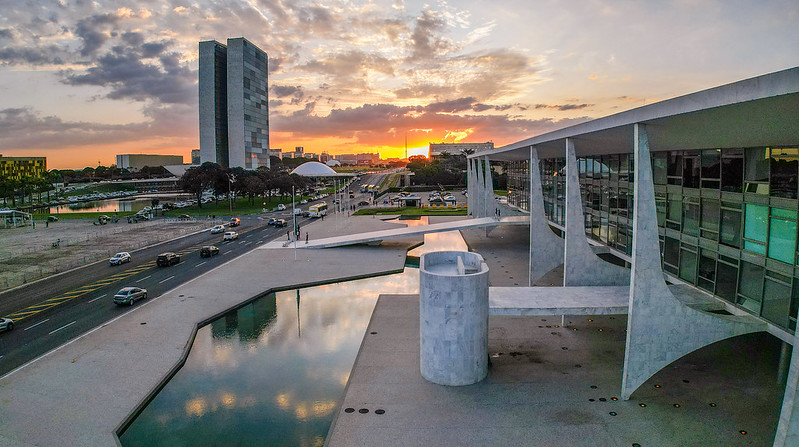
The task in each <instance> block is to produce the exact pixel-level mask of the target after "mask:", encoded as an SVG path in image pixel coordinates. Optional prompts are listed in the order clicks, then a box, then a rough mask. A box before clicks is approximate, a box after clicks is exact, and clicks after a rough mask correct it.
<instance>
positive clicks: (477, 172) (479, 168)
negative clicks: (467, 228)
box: [474, 158, 485, 217]
mask: <svg viewBox="0 0 799 447" xmlns="http://www.w3.org/2000/svg"><path fill="white" fill-rule="evenodd" d="M474 177H475V182H474V184H475V191H474V217H484V216H483V208H484V207H485V205H484V204H483V199H484V197H485V193H484V192H483V190H484V189H485V183H484V181H483V162H482V161H481V160H480V158H475V159H474Z"/></svg>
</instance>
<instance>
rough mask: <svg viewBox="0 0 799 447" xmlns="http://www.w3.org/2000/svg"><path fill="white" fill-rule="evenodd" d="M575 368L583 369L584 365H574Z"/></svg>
mask: <svg viewBox="0 0 799 447" xmlns="http://www.w3.org/2000/svg"><path fill="white" fill-rule="evenodd" d="M574 367H575V368H582V367H583V365H581V364H579V363H578V364H576V365H574Z"/></svg>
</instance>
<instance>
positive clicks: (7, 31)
mask: <svg viewBox="0 0 799 447" xmlns="http://www.w3.org/2000/svg"><path fill="white" fill-rule="evenodd" d="M0 39H12V40H13V39H14V33H13V32H12V31H11V28H4V29H0Z"/></svg>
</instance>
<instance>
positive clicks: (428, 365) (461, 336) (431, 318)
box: [419, 251, 488, 386]
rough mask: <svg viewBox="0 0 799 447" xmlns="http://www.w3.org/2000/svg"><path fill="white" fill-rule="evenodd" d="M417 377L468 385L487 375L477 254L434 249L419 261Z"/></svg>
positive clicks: (482, 268)
mask: <svg viewBox="0 0 799 447" xmlns="http://www.w3.org/2000/svg"><path fill="white" fill-rule="evenodd" d="M419 276H420V287H419V320H420V321H419V323H420V324H419V336H420V339H419V345H420V350H419V358H420V364H421V373H422V377H424V378H425V379H427V380H429V381H430V382H433V383H437V384H439V385H451V386H456V385H470V384H473V383H476V382H479V381H481V380H483V379H484V378H485V377H486V375H487V374H488V266H487V265H486V263H485V262H484V261H483V257H482V256H480V255H479V254H477V253H469V252H462V251H438V252H432V253H426V254H424V255H422V257H421V259H420V261H419Z"/></svg>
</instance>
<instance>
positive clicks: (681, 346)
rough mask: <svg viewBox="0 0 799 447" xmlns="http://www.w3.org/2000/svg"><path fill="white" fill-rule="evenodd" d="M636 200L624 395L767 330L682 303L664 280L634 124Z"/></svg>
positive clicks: (642, 141)
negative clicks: (692, 356) (714, 347)
mask: <svg viewBox="0 0 799 447" xmlns="http://www.w3.org/2000/svg"><path fill="white" fill-rule="evenodd" d="M634 151H635V153H634V157H635V185H634V194H635V196H634V197H635V200H634V203H633V256H632V277H631V280H630V304H629V311H628V316H627V342H626V347H625V351H624V371H623V375H622V385H621V397H622V399H625V400H627V399H629V398H630V395H631V394H632V393H633V392H634V391H635V390H636V389H638V387H640V386H641V385H642V384H643V383H644V382H646V381H647V379H649V378H650V377H652V376H653V375H654V374H655V373H657V372H658V371H660V370H661V369H662V368H664V367H665V366H668V365H669V364H670V363H672V362H673V361H675V360H677V359H679V358H680V357H682V356H684V355H686V354H689V353H691V352H693V351H695V350H697V349H699V348H702V347H705V346H707V345H710V344H712V343H715V342H717V341H720V340H724V339H726V338H730V337H735V336H737V335H742V334H747V333H751V332H760V331H763V330H765V329H766V324H765V323H762V322H760V321H758V320H756V319H755V318H753V317H750V316H736V315H718V314H711V313H708V312H703V311H702V310H699V309H698V308H694V307H691V306H690V305H687V304H684V303H683V302H681V301H679V299H678V297H676V296H675V295H673V294H672V292H671V291H670V290H669V288H668V286H667V285H666V282H665V280H664V279H663V271H662V270H661V266H660V244H659V242H658V225H657V214H656V211H655V189H654V184H653V181H652V164H651V158H650V155H649V140H648V138H647V134H646V130H645V128H644V126H643V125H641V124H635V125H634Z"/></svg>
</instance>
